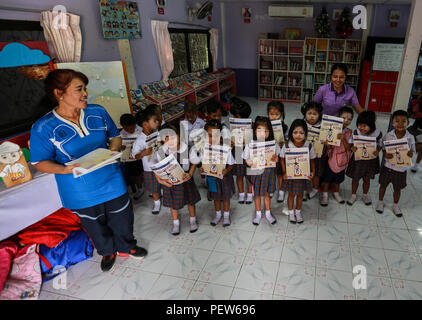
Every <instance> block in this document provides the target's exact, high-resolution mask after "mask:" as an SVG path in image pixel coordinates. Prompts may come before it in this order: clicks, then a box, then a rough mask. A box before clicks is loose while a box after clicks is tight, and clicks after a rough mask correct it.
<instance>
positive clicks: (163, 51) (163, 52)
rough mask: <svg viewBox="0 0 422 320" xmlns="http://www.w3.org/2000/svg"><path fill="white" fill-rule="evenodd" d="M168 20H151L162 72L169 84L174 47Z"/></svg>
mask: <svg viewBox="0 0 422 320" xmlns="http://www.w3.org/2000/svg"><path fill="white" fill-rule="evenodd" d="M168 24H169V23H168V21H157V20H151V29H152V37H153V38H154V45H155V50H156V52H157V56H158V61H159V62H160V68H161V73H162V76H163V77H162V80H163V81H164V83H165V85H166V86H167V85H168V77H169V75H170V73H171V72H172V71H173V69H174V60H173V49H172V46H171V39H170V33H169V31H168Z"/></svg>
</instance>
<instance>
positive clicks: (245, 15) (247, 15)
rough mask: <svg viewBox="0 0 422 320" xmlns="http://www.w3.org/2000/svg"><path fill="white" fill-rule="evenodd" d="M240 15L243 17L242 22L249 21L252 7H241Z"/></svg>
mask: <svg viewBox="0 0 422 320" xmlns="http://www.w3.org/2000/svg"><path fill="white" fill-rule="evenodd" d="M242 17H243V22H244V23H251V18H252V9H251V8H242Z"/></svg>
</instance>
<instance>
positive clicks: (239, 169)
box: [230, 103, 253, 204]
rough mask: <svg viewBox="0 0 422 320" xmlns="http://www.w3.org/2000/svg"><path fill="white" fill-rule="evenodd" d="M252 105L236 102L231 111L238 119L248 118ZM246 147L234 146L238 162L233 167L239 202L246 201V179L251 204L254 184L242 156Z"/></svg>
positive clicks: (248, 199) (248, 198) (247, 201)
mask: <svg viewBox="0 0 422 320" xmlns="http://www.w3.org/2000/svg"><path fill="white" fill-rule="evenodd" d="M251 112H252V110H251V107H250V106H249V104H242V105H241V104H236V103H233V105H232V106H231V108H230V113H231V114H232V115H233V117H234V118H238V119H248V118H249V116H250V115H251ZM244 149H245V147H236V146H233V149H232V154H233V156H234V158H235V161H236V164H235V165H234V167H233V175H235V176H236V184H237V190H238V191H239V198H238V200H237V201H238V202H239V203H241V204H243V203H245V184H244V180H246V186H247V198H246V204H250V203H252V201H253V194H252V185H251V184H250V183H249V180H248V179H245V178H246V164H245V163H244V160H243V158H242V153H243V151H244Z"/></svg>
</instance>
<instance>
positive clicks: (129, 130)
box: [120, 113, 144, 200]
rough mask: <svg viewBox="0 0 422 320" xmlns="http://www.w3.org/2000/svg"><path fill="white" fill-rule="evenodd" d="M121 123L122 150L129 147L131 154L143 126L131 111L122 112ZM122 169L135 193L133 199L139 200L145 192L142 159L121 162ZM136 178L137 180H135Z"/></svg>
mask: <svg viewBox="0 0 422 320" xmlns="http://www.w3.org/2000/svg"><path fill="white" fill-rule="evenodd" d="M120 125H121V126H122V130H121V131H120V136H121V138H122V148H121V151H123V150H125V149H129V150H128V152H129V154H130V153H131V152H132V146H133V144H134V142H135V141H136V139H137V138H138V137H139V136H140V135H141V133H142V128H141V127H140V126H138V125H137V124H136V118H135V116H133V115H132V114H130V113H125V114H122V115H121V117H120ZM120 163H121V166H122V171H123V172H124V173H125V176H126V177H127V180H128V182H129V185H130V186H131V188H132V191H133V193H134V195H133V199H135V200H138V199H139V198H140V197H141V196H142V195H143V193H144V190H143V188H142V172H143V166H142V160H135V159H133V160H127V161H125V162H123V161H122V162H120ZM133 180H135V182H134V181H133Z"/></svg>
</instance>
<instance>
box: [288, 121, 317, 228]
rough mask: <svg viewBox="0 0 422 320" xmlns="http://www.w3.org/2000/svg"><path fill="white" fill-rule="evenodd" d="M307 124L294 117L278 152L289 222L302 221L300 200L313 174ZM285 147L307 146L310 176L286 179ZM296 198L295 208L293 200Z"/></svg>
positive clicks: (312, 157) (313, 156)
mask: <svg viewBox="0 0 422 320" xmlns="http://www.w3.org/2000/svg"><path fill="white" fill-rule="evenodd" d="M307 136H308V126H307V124H306V121H305V120H303V119H296V120H294V121H293V123H292V124H291V125H290V129H289V140H288V141H287V143H285V144H284V146H283V148H282V149H281V152H280V161H281V166H282V168H283V190H284V191H285V192H286V191H287V192H288V193H289V194H288V198H287V208H288V210H289V221H290V223H303V217H302V213H301V210H302V201H303V196H304V193H305V191H310V190H311V189H312V182H311V181H312V178H313V176H314V174H315V158H316V155H315V151H314V147H313V146H312V144H311V143H310V142H309V141H308V140H307ZM287 148H308V149H309V160H310V171H311V172H310V176H309V177H308V179H288V178H287V170H286V161H285V155H286V151H287ZM295 198H296V210H294V201H295Z"/></svg>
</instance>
